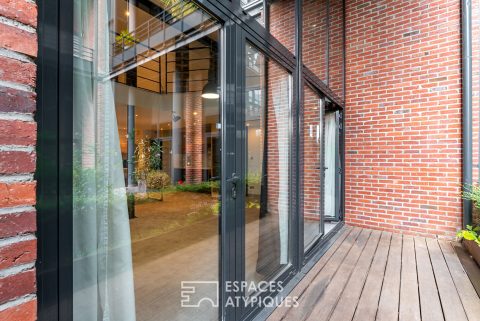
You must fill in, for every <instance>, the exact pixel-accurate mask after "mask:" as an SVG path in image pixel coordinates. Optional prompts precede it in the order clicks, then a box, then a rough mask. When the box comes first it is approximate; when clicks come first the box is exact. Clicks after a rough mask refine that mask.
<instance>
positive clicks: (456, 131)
mask: <svg viewBox="0 0 480 321" xmlns="http://www.w3.org/2000/svg"><path fill="white" fill-rule="evenodd" d="M460 17H461V16H460V1H453V0H442V1H429V2H428V3H426V2H422V1H413V2H412V1H405V0H403V1H391V0H388V1H371V2H365V1H347V6H346V23H347V30H346V35H347V36H346V41H347V48H346V50H347V82H346V84H347V88H346V112H345V128H346V129H345V130H346V147H345V148H346V165H345V178H346V182H345V185H346V191H345V192H346V193H345V194H346V199H345V208H346V209H345V211H346V213H345V214H346V217H345V218H346V222H347V223H348V224H351V225H357V226H363V227H369V228H377V229H384V230H390V231H395V232H402V233H408V234H419V235H439V236H444V237H452V236H453V235H454V233H455V231H456V230H457V229H458V228H460V226H461V213H462V211H461V210H462V209H461V200H460V197H459V194H460V186H461V65H460V63H461V60H460V58H461V51H460V36H461V34H460V27H461V25H460V23H461V21H460Z"/></svg>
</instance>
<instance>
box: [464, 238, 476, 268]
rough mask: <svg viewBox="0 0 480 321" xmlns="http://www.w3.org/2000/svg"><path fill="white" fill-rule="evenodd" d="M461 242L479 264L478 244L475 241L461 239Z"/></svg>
mask: <svg viewBox="0 0 480 321" xmlns="http://www.w3.org/2000/svg"><path fill="white" fill-rule="evenodd" d="M463 244H464V245H465V248H466V249H467V251H468V253H470V255H471V256H472V257H473V259H474V260H475V262H477V264H478V265H479V266H480V246H478V244H477V243H475V241H469V240H465V239H464V240H463Z"/></svg>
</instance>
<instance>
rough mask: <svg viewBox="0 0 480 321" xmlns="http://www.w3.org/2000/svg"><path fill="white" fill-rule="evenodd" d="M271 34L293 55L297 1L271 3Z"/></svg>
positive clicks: (288, 0)
mask: <svg viewBox="0 0 480 321" xmlns="http://www.w3.org/2000/svg"><path fill="white" fill-rule="evenodd" d="M269 3H270V4H269V15H270V16H269V24H268V26H267V27H268V28H269V31H270V33H271V34H272V35H273V36H274V37H275V38H277V39H278V41H280V42H281V43H282V44H283V45H284V46H285V47H286V48H287V49H288V50H290V51H291V52H292V53H293V52H294V51H295V1H294V0H275V1H269Z"/></svg>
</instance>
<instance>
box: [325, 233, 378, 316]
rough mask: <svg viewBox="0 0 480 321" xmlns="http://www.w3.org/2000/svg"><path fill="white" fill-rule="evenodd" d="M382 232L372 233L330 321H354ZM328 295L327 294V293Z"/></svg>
mask: <svg viewBox="0 0 480 321" xmlns="http://www.w3.org/2000/svg"><path fill="white" fill-rule="evenodd" d="M381 234H382V233H381V232H380V231H372V234H371V235H370V239H369V240H368V243H367V245H366V246H365V249H364V251H363V252H362V254H361V256H360V259H359V260H358V262H357V264H356V265H355V269H354V270H353V272H352V274H351V276H350V279H349V280H348V283H347V284H346V285H345V286H344V289H343V292H342V295H341V296H340V298H339V300H338V301H337V304H336V306H335V309H334V310H333V312H332V315H331V317H330V319H329V320H330V321H345V320H352V319H353V315H354V314H355V308H356V307H357V304H358V300H359V299H360V294H361V293H362V290H363V287H364V285H365V280H366V279H367V275H368V271H369V270H370V268H371V266H372V262H373V258H374V255H375V253H376V251H377V249H378V246H379V240H380V236H381ZM325 295H326V292H325Z"/></svg>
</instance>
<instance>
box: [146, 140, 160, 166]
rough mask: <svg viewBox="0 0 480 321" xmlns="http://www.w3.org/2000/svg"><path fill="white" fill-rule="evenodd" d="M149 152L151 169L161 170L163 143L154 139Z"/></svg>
mask: <svg viewBox="0 0 480 321" xmlns="http://www.w3.org/2000/svg"><path fill="white" fill-rule="evenodd" d="M148 152H149V161H148V166H149V168H150V170H161V169H162V157H161V156H162V153H163V148H162V145H160V143H159V142H158V141H156V140H154V141H152V142H151V144H150V147H149V148H148Z"/></svg>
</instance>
